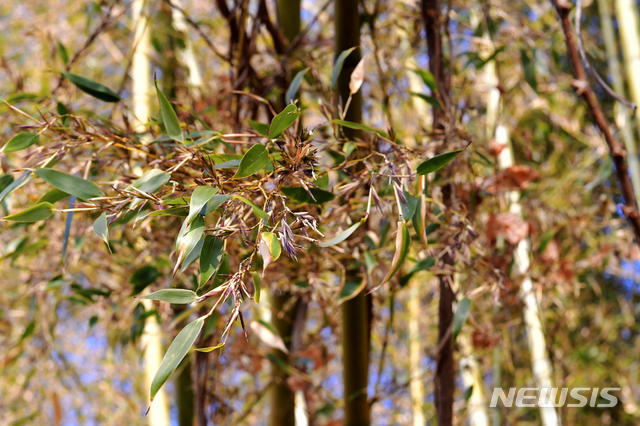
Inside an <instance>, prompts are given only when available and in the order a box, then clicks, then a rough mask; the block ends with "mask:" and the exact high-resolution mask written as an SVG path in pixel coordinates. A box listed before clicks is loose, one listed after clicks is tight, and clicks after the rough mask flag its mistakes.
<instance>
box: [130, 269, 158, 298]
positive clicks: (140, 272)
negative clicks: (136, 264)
mask: <svg viewBox="0 0 640 426" xmlns="http://www.w3.org/2000/svg"><path fill="white" fill-rule="evenodd" d="M159 277H160V272H158V269H157V268H156V267H155V266H152V265H146V266H143V267H142V268H139V269H136V271H135V272H134V273H133V275H131V278H130V279H129V283H130V284H131V285H133V291H132V292H131V295H132V296H135V295H136V294H139V293H140V292H141V291H142V290H144V289H145V288H147V287H149V286H150V285H151V284H153V283H154V282H155V280H157V279H158V278H159Z"/></svg>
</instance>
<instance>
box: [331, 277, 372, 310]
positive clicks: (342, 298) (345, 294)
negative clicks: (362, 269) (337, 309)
mask: <svg viewBox="0 0 640 426" xmlns="http://www.w3.org/2000/svg"><path fill="white" fill-rule="evenodd" d="M366 285H367V281H366V280H365V279H364V278H358V279H355V280H349V281H346V282H345V283H344V285H343V286H342V288H341V289H340V294H338V304H341V303H344V302H346V301H347V300H351V299H353V298H354V297H356V296H357V295H358V294H360V293H361V292H362V290H364V288H365V287H366Z"/></svg>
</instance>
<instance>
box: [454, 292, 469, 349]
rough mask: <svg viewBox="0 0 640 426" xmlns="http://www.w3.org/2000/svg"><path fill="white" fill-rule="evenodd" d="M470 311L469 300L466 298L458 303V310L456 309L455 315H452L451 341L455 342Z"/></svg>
mask: <svg viewBox="0 0 640 426" xmlns="http://www.w3.org/2000/svg"><path fill="white" fill-rule="evenodd" d="M470 309H471V300H469V299H467V298H466V297H465V298H464V299H462V300H461V301H460V303H458V309H456V313H455V314H454V315H453V340H456V337H458V333H460V330H462V326H463V325H464V323H465V322H467V317H468V316H469V310H470Z"/></svg>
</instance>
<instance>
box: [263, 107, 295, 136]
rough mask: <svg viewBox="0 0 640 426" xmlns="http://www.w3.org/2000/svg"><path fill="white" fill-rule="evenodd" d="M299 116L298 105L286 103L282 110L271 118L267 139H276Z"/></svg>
mask: <svg viewBox="0 0 640 426" xmlns="http://www.w3.org/2000/svg"><path fill="white" fill-rule="evenodd" d="M299 116H300V113H299V112H298V107H296V106H295V105H293V104H290V105H287V107H286V108H285V109H284V110H282V112H281V113H280V114H278V115H276V116H275V117H273V120H271V126H269V139H276V138H277V137H279V136H280V135H281V134H282V133H284V131H285V130H287V129H288V128H289V127H290V126H291V125H292V124H293V123H294V122H295V121H296V120H297V119H298V117H299Z"/></svg>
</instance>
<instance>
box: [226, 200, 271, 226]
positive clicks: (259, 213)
mask: <svg viewBox="0 0 640 426" xmlns="http://www.w3.org/2000/svg"><path fill="white" fill-rule="evenodd" d="M233 198H236V199H238V200H240V201H242V202H243V203H245V204H248V205H250V206H251V207H252V208H253V213H254V214H255V215H256V216H258V217H259V218H260V219H262V220H264V221H265V222H269V215H268V214H266V213H265V212H264V210H262V209H261V208H260V207H258V206H257V205H256V204H255V203H253V202H252V201H249V200H248V199H246V198H245V197H243V196H242V195H234V196H233Z"/></svg>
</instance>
